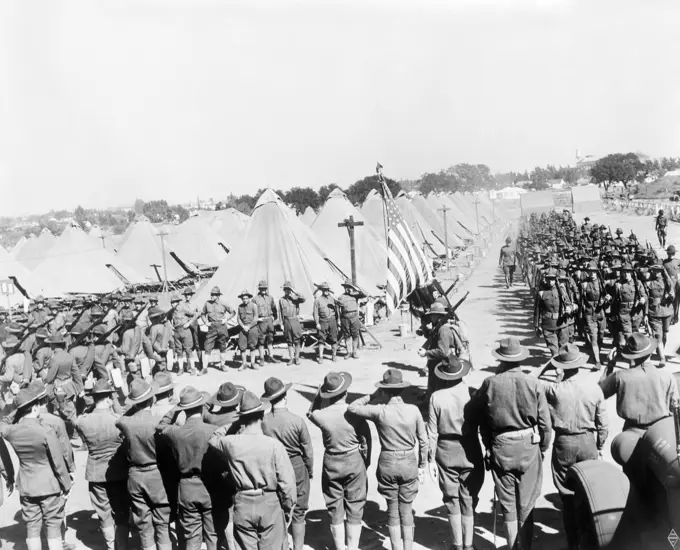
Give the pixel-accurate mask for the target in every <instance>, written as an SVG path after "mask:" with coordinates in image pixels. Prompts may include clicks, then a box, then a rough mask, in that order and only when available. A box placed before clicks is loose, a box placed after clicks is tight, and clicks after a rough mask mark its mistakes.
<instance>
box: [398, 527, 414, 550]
mask: <svg viewBox="0 0 680 550" xmlns="http://www.w3.org/2000/svg"><path fill="white" fill-rule="evenodd" d="M415 530H416V528H415V525H402V526H401V536H402V537H403V540H404V550H413V534H414V532H415Z"/></svg>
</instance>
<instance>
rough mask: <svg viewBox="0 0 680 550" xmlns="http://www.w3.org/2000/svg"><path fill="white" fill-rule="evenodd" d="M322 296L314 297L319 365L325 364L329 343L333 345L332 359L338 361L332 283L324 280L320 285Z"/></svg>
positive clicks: (336, 325)
mask: <svg viewBox="0 0 680 550" xmlns="http://www.w3.org/2000/svg"><path fill="white" fill-rule="evenodd" d="M318 288H319V290H320V291H321V296H317V297H316V298H315V299H314V324H315V325H316V330H317V333H318V339H319V358H318V362H319V365H322V364H323V352H324V348H325V347H326V343H328V344H329V345H330V347H331V359H332V360H333V361H337V357H336V353H337V351H338V322H337V319H336V303H335V299H334V298H333V297H332V296H331V292H333V291H332V290H331V287H330V285H329V284H328V283H327V282H323V283H321V284H320V285H319V286H318Z"/></svg>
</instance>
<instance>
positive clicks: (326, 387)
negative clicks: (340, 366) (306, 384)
mask: <svg viewBox="0 0 680 550" xmlns="http://www.w3.org/2000/svg"><path fill="white" fill-rule="evenodd" d="M351 383H352V375H351V374H350V373H348V372H329V373H328V374H327V375H326V376H325V377H324V379H323V384H321V388H319V395H320V396H321V397H322V398H323V399H329V398H331V397H335V396H336V395H340V394H341V393H344V392H346V391H347V388H349V386H350V384H351Z"/></svg>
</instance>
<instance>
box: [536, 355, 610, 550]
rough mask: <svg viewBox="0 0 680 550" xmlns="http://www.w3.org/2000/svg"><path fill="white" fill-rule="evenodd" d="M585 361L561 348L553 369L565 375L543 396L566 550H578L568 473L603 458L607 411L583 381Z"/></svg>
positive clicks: (595, 390)
mask: <svg viewBox="0 0 680 550" xmlns="http://www.w3.org/2000/svg"><path fill="white" fill-rule="evenodd" d="M587 361H588V357H587V356H586V355H585V354H582V353H580V352H579V349H578V347H577V346H575V345H574V344H566V345H564V346H562V347H561V348H560V351H559V354H558V355H557V356H556V357H553V358H552V361H551V362H552V365H553V366H554V367H555V368H557V369H560V370H561V371H562V372H563V373H564V375H563V378H562V380H561V381H560V382H558V383H556V384H555V383H546V387H545V393H546V398H547V400H548V406H549V407H550V417H551V421H552V425H553V429H554V430H555V441H554V443H553V456H552V472H553V481H554V483H555V487H556V488H557V490H558V492H559V494H560V498H561V499H562V521H563V522H564V532H565V534H566V537H567V545H568V548H569V550H576V549H577V548H578V541H577V529H576V523H575V522H576V508H575V507H574V492H573V491H572V490H571V489H569V488H568V486H567V472H568V471H569V468H571V467H572V466H573V465H574V464H576V463H578V462H581V461H583V460H595V459H597V458H598V457H601V456H602V448H603V447H604V444H605V442H606V441H607V433H608V428H607V409H606V405H605V402H604V395H603V394H602V390H601V389H600V387H599V386H598V385H597V384H596V383H595V382H592V381H590V380H589V379H588V378H586V377H584V376H583V375H582V374H579V373H582V372H583V370H582V367H583V366H584V365H585V364H586V362H587Z"/></svg>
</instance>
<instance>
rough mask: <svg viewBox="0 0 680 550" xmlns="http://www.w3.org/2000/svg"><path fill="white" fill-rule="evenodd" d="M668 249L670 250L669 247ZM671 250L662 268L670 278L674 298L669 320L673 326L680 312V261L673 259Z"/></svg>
mask: <svg viewBox="0 0 680 550" xmlns="http://www.w3.org/2000/svg"><path fill="white" fill-rule="evenodd" d="M671 246H673V245H671ZM668 248H669V249H670V247H668ZM672 250H673V252H672V253H670V252H669V257H668V258H666V259H665V260H664V261H663V267H664V269H665V270H666V273H668V276H669V277H670V280H671V288H672V289H673V291H674V293H675V298H674V300H673V318H672V320H671V323H672V324H674V325H675V324H676V323H677V322H678V312H679V311H680V277H679V275H680V260H679V259H677V258H674V257H673V254H675V247H673V249H672Z"/></svg>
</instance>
